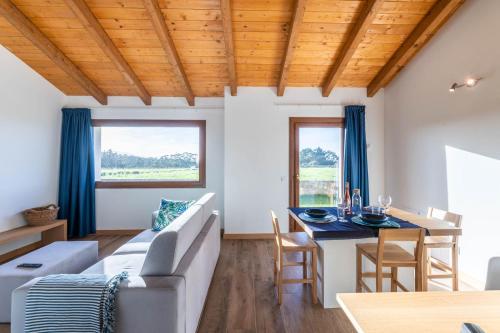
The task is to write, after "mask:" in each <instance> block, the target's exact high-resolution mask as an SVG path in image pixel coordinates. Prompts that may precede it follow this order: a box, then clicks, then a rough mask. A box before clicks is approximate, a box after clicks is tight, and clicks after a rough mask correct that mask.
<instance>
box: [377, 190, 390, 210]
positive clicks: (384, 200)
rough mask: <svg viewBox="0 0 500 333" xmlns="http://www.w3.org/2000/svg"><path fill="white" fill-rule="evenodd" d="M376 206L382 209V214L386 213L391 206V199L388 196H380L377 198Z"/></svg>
mask: <svg viewBox="0 0 500 333" xmlns="http://www.w3.org/2000/svg"><path fill="white" fill-rule="evenodd" d="M378 204H379V205H380V207H382V208H384V213H386V212H387V211H388V210H389V208H390V207H391V204H392V198H391V196H390V195H385V194H381V195H379V196H378Z"/></svg>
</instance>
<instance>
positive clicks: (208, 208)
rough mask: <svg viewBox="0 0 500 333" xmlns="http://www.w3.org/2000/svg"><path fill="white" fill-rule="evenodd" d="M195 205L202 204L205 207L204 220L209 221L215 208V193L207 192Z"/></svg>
mask: <svg viewBox="0 0 500 333" xmlns="http://www.w3.org/2000/svg"><path fill="white" fill-rule="evenodd" d="M195 205H200V206H202V208H203V222H206V221H208V219H209V218H210V215H212V213H213V212H214V210H215V193H207V194H205V195H204V196H202V197H201V198H200V199H199V200H198V201H196V202H195Z"/></svg>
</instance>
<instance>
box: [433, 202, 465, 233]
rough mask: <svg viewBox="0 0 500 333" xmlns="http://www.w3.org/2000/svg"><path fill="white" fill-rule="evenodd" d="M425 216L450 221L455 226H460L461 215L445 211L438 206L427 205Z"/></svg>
mask: <svg viewBox="0 0 500 333" xmlns="http://www.w3.org/2000/svg"><path fill="white" fill-rule="evenodd" d="M427 217H428V218H430V219H437V220H441V221H446V222H450V223H451V224H453V225H454V226H455V227H457V228H460V227H461V226H462V215H459V214H455V213H452V212H447V211H445V210H441V209H438V208H434V207H429V209H428V210H427Z"/></svg>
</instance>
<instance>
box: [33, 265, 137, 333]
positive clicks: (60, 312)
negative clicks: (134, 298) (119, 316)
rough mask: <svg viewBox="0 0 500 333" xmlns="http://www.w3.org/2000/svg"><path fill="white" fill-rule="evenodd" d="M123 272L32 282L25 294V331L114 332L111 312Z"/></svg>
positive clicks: (52, 278) (59, 275) (55, 276)
mask: <svg viewBox="0 0 500 333" xmlns="http://www.w3.org/2000/svg"><path fill="white" fill-rule="evenodd" d="M126 278H127V273H126V272H123V273H121V274H118V275H115V276H113V277H111V278H110V277H109V275H101V274H89V275H84V274H56V275H49V276H46V277H44V278H42V279H40V280H39V281H38V282H36V283H35V284H34V285H33V286H32V287H31V288H30V290H29V291H28V295H27V297H26V309H25V319H26V320H25V332H27V333H35V332H36V333H44V332H47V333H49V332H50V333H56V332H61V333H62V332H64V333H68V332H86V333H90V332H95V333H111V332H113V331H114V321H115V318H114V312H115V311H114V309H115V299H116V296H117V294H116V293H117V291H118V286H119V284H120V282H121V281H122V280H124V279H126Z"/></svg>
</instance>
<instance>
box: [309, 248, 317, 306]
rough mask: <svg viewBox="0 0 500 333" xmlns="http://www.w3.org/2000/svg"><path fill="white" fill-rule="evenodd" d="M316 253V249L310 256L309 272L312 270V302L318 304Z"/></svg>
mask: <svg viewBox="0 0 500 333" xmlns="http://www.w3.org/2000/svg"><path fill="white" fill-rule="evenodd" d="M317 262H318V251H317V249H316V248H313V249H312V256H311V270H312V274H311V275H312V302H313V304H316V303H318V267H317Z"/></svg>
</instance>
